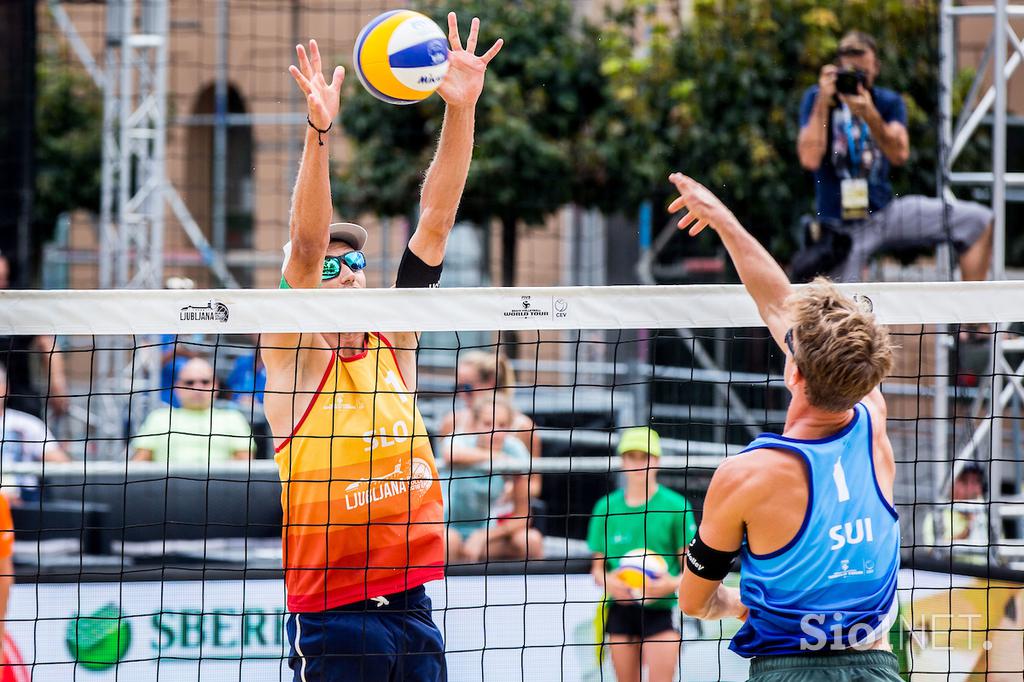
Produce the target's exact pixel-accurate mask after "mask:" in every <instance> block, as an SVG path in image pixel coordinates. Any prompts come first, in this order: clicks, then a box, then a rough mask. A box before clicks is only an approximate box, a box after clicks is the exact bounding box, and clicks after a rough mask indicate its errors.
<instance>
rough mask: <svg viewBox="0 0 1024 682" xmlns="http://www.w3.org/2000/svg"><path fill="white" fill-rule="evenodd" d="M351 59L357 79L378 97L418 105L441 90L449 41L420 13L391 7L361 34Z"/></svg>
mask: <svg viewBox="0 0 1024 682" xmlns="http://www.w3.org/2000/svg"><path fill="white" fill-rule="evenodd" d="M352 63H353V64H355V68H356V75H357V76H358V77H359V82H360V83H362V84H363V87H364V88H366V90H367V92H369V93H370V94H371V95H373V96H374V97H376V98H377V99H380V100H383V101H385V102H390V103H391V104H414V103H416V102H419V101H421V100H423V99H425V98H427V97H429V96H430V94H431V93H433V92H434V90H437V86H439V85H440V84H441V81H442V80H443V79H444V75H445V74H446V73H448V40H447V38H445V35H444V32H443V31H442V30H441V28H440V27H439V26H438V25H437V24H435V23H434V22H433V21H431V20H430V18H428V17H426V16H424V15H422V14H420V13H419V12H413V11H411V10H407V9H400V10H392V11H390V12H385V13H384V14H381V15H380V16H379V17H377V18H376V19H374V20H373V21H371V22H370V23H368V24H367V25H366V26H364V27H363V30H362V31H360V32H359V37H358V38H356V46H355V50H354V52H353V55H352Z"/></svg>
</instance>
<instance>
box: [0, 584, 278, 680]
mask: <svg viewBox="0 0 1024 682" xmlns="http://www.w3.org/2000/svg"><path fill="white" fill-rule="evenodd" d="M283 605H284V591H283V587H282V585H281V583H279V582H278V581H248V582H245V581H206V582H201V581H196V582H167V583H124V584H110V583H84V584H81V585H77V584H41V585H16V586H15V587H14V590H13V591H12V594H11V599H10V606H9V616H8V618H9V620H8V624H7V628H8V633H9V635H10V643H8V644H7V645H6V646H5V648H7V646H11V645H13V646H14V647H16V648H17V654H18V658H20V660H21V661H23V662H24V663H26V664H29V665H32V664H34V666H33V669H32V680H34V681H41V680H51V679H52V680H61V681H62V682H66V681H67V680H68V679H72V677H71V675H72V674H73V675H74V679H76V680H95V681H96V682H101V681H102V680H107V679H109V680H114V679H115V677H116V679H118V680H124V679H131V680H156V679H158V677H159V679H177V677H176V675H177V673H179V672H180V673H185V672H186V671H191V674H192V675H193V677H191V678H190V679H197V678H196V677H195V674H196V673H199V674H201V677H202V679H216V680H222V679H225V680H230V679H235V680H238V679H268V680H273V679H291V675H290V671H289V670H288V666H287V655H288V645H287V642H286V641H285V635H284V609H283ZM8 660H11V657H10V656H9V657H8Z"/></svg>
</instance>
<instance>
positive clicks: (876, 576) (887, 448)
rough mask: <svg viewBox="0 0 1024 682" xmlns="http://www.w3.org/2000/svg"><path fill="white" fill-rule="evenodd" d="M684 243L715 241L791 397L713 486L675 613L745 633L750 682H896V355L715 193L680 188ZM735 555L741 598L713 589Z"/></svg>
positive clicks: (680, 179)
mask: <svg viewBox="0 0 1024 682" xmlns="http://www.w3.org/2000/svg"><path fill="white" fill-rule="evenodd" d="M669 179H670V180H671V181H672V183H673V184H675V186H676V188H677V189H678V190H679V194H680V196H679V198H678V199H676V200H675V201H674V202H673V203H672V204H671V205H670V207H669V209H670V210H671V211H679V210H680V209H682V208H683V207H685V208H686V210H687V214H686V215H685V217H683V219H682V220H680V221H679V227H680V228H681V229H688V230H689V232H690V234H691V235H695V234H697V233H698V232H700V231H701V230H703V229H704V228H705V227H711V228H713V229H714V230H715V232H717V233H718V235H719V236H720V237H721V238H722V242H723V243H724V244H725V247H726V249H727V250H728V252H729V255H730V256H731V258H732V260H733V263H734V264H735V266H736V270H737V271H738V272H739V275H740V279H742V280H743V283H744V285H746V288H747V291H748V292H749V293H750V295H751V296H752V297H753V299H754V301H755V302H756V304H757V308H758V311H759V312H760V314H761V318H762V319H763V320H764V322H765V324H766V325H767V327H768V329H769V331H770V332H771V335H772V338H773V339H775V342H776V343H778V344H779V347H780V348H781V349H782V350H783V352H784V353H785V354H786V367H785V382H786V386H787V388H789V390H790V392H791V393H792V400H791V402H790V405H789V410H788V412H787V413H786V425H785V430H784V431H783V434H782V435H775V434H762V435H760V436H758V437H757V438H756V439H755V440H754V441H753V442H752V443H751V444H750V446H749V447H748V448H746V450H744V452H743V453H742V454H740V455H738V456H736V457H730V458H729V459H727V460H726V461H724V462H723V463H722V464H721V465H720V466H719V468H718V470H717V471H716V472H715V475H714V476H713V477H712V479H711V484H710V485H709V487H708V492H707V497H706V499H705V502H704V516H703V519H702V522H701V525H700V528H699V530H698V532H697V535H696V537H694V539H693V541H692V542H691V543H690V545H689V547H688V548H687V555H686V565H685V569H684V571H683V577H682V581H681V586H680V590H679V594H680V598H679V604H680V607H681V608H682V610H683V611H684V612H685V613H687V614H689V615H691V616H696V617H698V618H703V619H720V618H726V617H734V618H740V619H741V620H743V621H744V623H743V626H742V627H741V628H740V630H739V632H737V633H736V635H735V636H734V637H733V639H732V643H731V644H730V648H731V649H732V650H733V651H735V652H736V653H738V654H739V655H741V656H744V657H747V658H753V661H752V662H751V667H750V672H751V677H750V679H751V680H756V681H757V682H795V681H797V680H830V681H833V682H846V681H847V680H850V681H852V680H867V681H874V680H892V681H893V682H896V681H897V680H899V679H900V677H899V674H898V672H899V671H898V666H897V661H896V657H895V656H894V655H893V653H892V652H891V651H890V650H889V642H888V637H887V635H888V631H889V628H890V626H891V625H892V624H893V622H894V621H895V618H896V615H897V611H898V607H897V602H896V577H897V574H898V572H899V549H900V533H899V523H898V519H897V515H896V511H895V510H894V509H893V506H892V505H893V482H894V479H895V473H896V465H895V461H894V459H893V452H892V445H891V444H890V443H889V438H888V436H887V435H886V430H885V419H886V406H885V400H884V399H883V397H882V393H881V391H880V390H879V388H878V387H879V384H880V383H881V381H882V380H883V379H884V378H885V377H886V376H887V375H888V373H889V372H890V370H891V369H892V363H893V347H892V344H891V343H890V341H889V334H888V332H887V330H886V329H885V328H884V327H882V326H880V325H878V324H876V323H875V319H874V316H873V315H872V314H871V313H870V312H867V311H865V310H864V309H863V308H862V307H861V306H860V305H858V304H857V303H855V302H854V301H853V300H851V299H850V298H848V297H847V296H845V295H844V294H842V293H841V292H840V291H839V290H838V289H837V288H836V287H835V286H834V285H833V284H832V283H831V282H829V281H828V280H824V279H819V280H816V281H815V282H814V283H812V284H811V285H809V286H808V287H806V288H803V289H799V290H797V289H793V288H792V287H791V286H790V283H789V280H788V279H787V278H786V275H785V273H784V272H783V271H782V269H781V268H780V267H779V266H778V264H777V263H776V262H775V259H774V258H772V256H771V255H769V253H768V252H767V251H766V250H765V249H764V248H763V247H762V246H761V244H760V243H758V241H757V240H756V239H754V238H753V237H752V236H751V235H750V234H749V233H748V232H747V231H746V230H745V229H744V228H743V226H742V225H741V224H740V223H739V221H738V220H737V219H736V217H735V216H734V215H733V214H732V213H731V212H730V211H729V209H727V208H726V207H725V206H724V205H723V204H722V203H721V202H720V201H719V200H718V198H717V197H715V195H714V194H712V193H711V192H710V191H708V190H707V188H705V187H703V186H702V185H700V184H699V183H698V182H696V181H694V180H693V179H691V178H688V177H686V176H684V175H681V174H679V173H674V174H673V175H672V176H671V177H670V178H669ZM737 555H739V556H740V558H741V565H740V589H739V590H738V591H737V590H735V589H732V588H728V587H725V586H724V585H722V579H723V578H725V576H726V575H727V574H728V572H729V567H730V566H731V564H732V561H733V559H734V558H735V557H736V556H737Z"/></svg>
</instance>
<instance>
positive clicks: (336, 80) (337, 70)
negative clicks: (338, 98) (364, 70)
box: [331, 66, 345, 92]
mask: <svg viewBox="0 0 1024 682" xmlns="http://www.w3.org/2000/svg"><path fill="white" fill-rule="evenodd" d="M344 82H345V67H344V66H335V67H334V75H333V76H332V77H331V90H336V91H338V92H341V84H342V83H344Z"/></svg>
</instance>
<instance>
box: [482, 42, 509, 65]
mask: <svg viewBox="0 0 1024 682" xmlns="http://www.w3.org/2000/svg"><path fill="white" fill-rule="evenodd" d="M504 44H505V39H504V38H498V39H497V40H495V41H494V44H493V45H491V49H489V50H487V52H484V54H483V56H481V57H480V59H481V60H483V63H484V64H490V63H491V60H492V59H494V58H495V57H496V56H498V53H499V52H501V46H502V45H504Z"/></svg>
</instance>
